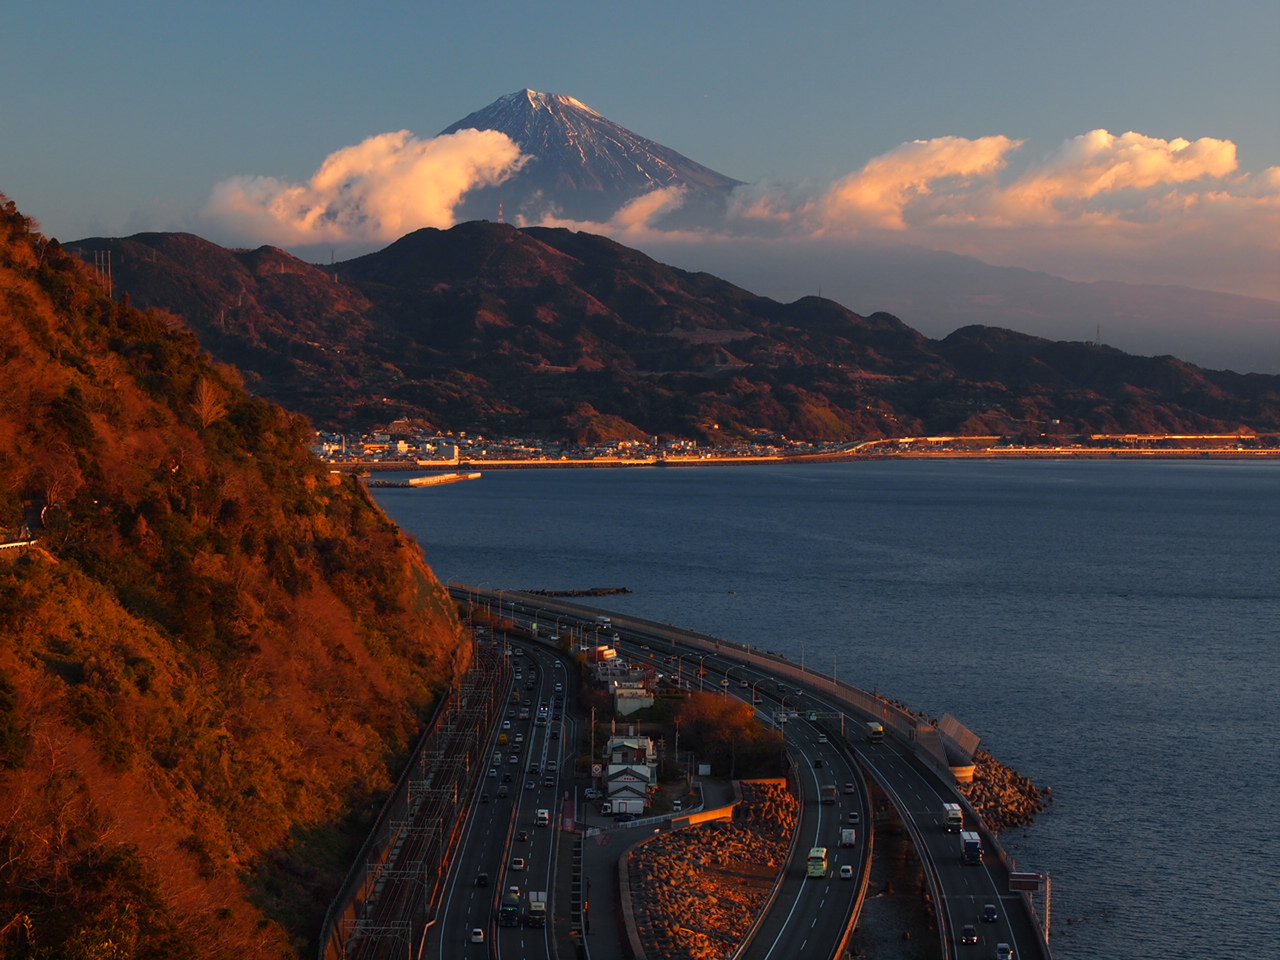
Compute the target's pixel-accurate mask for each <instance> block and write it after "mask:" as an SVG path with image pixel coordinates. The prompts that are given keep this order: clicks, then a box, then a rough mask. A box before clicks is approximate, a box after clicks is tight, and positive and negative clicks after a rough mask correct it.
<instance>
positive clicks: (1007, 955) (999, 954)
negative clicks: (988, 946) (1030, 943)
mask: <svg viewBox="0 0 1280 960" xmlns="http://www.w3.org/2000/svg"><path fill="white" fill-rule="evenodd" d="M996 960H1013V947H1011V946H1009V945H1008V944H1007V943H997V944H996Z"/></svg>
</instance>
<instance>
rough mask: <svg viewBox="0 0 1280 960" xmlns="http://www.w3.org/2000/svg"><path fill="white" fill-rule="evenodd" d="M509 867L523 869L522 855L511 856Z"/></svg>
mask: <svg viewBox="0 0 1280 960" xmlns="http://www.w3.org/2000/svg"><path fill="white" fill-rule="evenodd" d="M511 869H512V870H523V869H524V857H512V858H511Z"/></svg>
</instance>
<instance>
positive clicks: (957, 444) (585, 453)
mask: <svg viewBox="0 0 1280 960" xmlns="http://www.w3.org/2000/svg"><path fill="white" fill-rule="evenodd" d="M313 449H314V450H315V452H316V454H317V455H318V456H320V457H321V458H322V459H324V460H326V461H327V462H329V463H330V464H332V465H333V466H334V467H335V468H340V469H345V470H355V471H362V470H369V471H375V470H416V469H423V468H427V469H440V468H471V469H475V468H479V467H485V468H488V469H499V468H513V467H624V466H637V467H638V466H698V465H711V464H721V465H722V464H760V463H793V462H814V461H819V462H820V461H834V460H858V459H876V458H906V457H926V458H955V459H964V458H990V459H999V458H1068V457H1082V458H1109V457H1116V458H1119V457H1130V458H1143V459H1147V458H1153V457H1156V458H1160V457H1169V458H1186V457H1203V458H1239V459H1256V458H1263V457H1275V456H1280V434H1258V433H1254V432H1252V431H1241V432H1240V433H1236V434H1136V433H1123V434H1087V435H1067V434H1049V433H1043V434H1039V435H1035V434H1031V435H1023V436H1017V437H1013V436H928V437H886V438H876V439H869V440H861V441H823V442H810V441H803V440H792V439H790V438H788V437H786V436H783V435H780V434H774V433H769V432H767V431H759V432H758V433H757V434H756V435H754V436H752V437H751V438H750V439H748V440H743V441H741V442H737V443H733V444H720V445H711V444H707V443H701V442H699V441H696V440H692V439H687V438H667V437H652V438H649V439H648V440H647V441H643V442H642V441H635V440H615V441H610V442H607V443H594V444H569V443H562V442H557V441H552V440H543V439H538V438H531V437H486V436H482V435H478V434H469V433H467V432H466V431H463V432H459V433H452V432H444V433H440V432H434V431H424V430H419V429H414V428H413V427H412V426H410V425H408V424H403V423H400V424H396V423H393V424H391V425H390V426H388V427H387V428H386V429H383V430H375V431H371V432H368V433H362V434H358V435H349V434H339V433H330V432H317V434H316V438H315V442H314V444H313Z"/></svg>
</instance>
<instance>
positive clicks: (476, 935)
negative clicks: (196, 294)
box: [471, 927, 484, 943]
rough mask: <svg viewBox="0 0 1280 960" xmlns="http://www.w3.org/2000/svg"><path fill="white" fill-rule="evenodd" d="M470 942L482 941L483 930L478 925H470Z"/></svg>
mask: <svg viewBox="0 0 1280 960" xmlns="http://www.w3.org/2000/svg"><path fill="white" fill-rule="evenodd" d="M471 942H472V943H484V931H483V930H482V929H480V928H479V927H472V928H471Z"/></svg>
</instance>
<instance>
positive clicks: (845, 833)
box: [840, 827, 858, 847]
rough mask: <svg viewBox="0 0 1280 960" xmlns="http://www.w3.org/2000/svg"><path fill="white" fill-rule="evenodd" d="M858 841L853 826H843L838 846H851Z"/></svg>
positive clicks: (856, 832)
mask: <svg viewBox="0 0 1280 960" xmlns="http://www.w3.org/2000/svg"><path fill="white" fill-rule="evenodd" d="M857 842H858V831H857V830H855V829H853V827H844V828H843V829H841V831H840V846H842V847H852V846H854V845H856V844H857Z"/></svg>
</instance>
